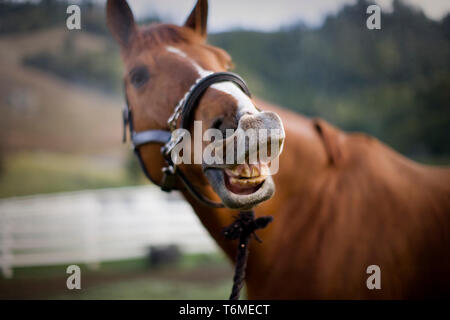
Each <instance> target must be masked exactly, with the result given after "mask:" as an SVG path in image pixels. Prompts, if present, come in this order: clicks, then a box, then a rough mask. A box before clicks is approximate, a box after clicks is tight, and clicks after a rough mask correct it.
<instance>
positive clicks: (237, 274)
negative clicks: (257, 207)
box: [223, 210, 273, 300]
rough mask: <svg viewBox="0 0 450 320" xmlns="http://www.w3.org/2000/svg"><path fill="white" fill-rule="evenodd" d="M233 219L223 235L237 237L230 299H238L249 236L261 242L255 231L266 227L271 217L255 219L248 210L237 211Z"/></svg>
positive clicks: (233, 238)
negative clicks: (237, 242) (237, 213)
mask: <svg viewBox="0 0 450 320" xmlns="http://www.w3.org/2000/svg"><path fill="white" fill-rule="evenodd" d="M235 219H236V220H235V221H234V222H233V223H232V224H231V225H229V226H228V227H226V228H224V230H223V235H224V236H225V238H226V239H228V240H237V239H239V245H238V248H237V255H236V267H235V269H234V277H233V288H232V289H231V295H230V300H239V297H240V295H241V289H242V287H243V286H244V280H245V268H246V267H247V259H248V244H249V241H250V237H251V236H252V235H253V237H254V238H255V239H256V240H257V241H258V242H262V241H261V239H260V238H259V237H258V236H257V235H256V233H255V231H256V230H258V229H263V228H265V227H267V225H268V224H269V223H270V222H272V220H273V217H271V216H266V217H260V218H257V219H255V212H254V211H253V210H249V211H241V212H239V215H238V216H236V217H235Z"/></svg>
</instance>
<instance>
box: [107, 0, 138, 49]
mask: <svg viewBox="0 0 450 320" xmlns="http://www.w3.org/2000/svg"><path fill="white" fill-rule="evenodd" d="M106 21H107V24H108V29H109V31H111V33H112V35H113V36H114V37H115V38H116V40H117V42H119V44H120V45H121V46H122V47H123V48H126V47H128V46H129V44H130V43H131V39H132V38H133V36H134V34H135V33H136V24H135V23H134V17H133V13H132V12H131V9H130V7H129V6H128V3H127V1H126V0H108V3H107V5H106Z"/></svg>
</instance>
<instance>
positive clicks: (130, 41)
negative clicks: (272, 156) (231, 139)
mask: <svg viewBox="0 0 450 320" xmlns="http://www.w3.org/2000/svg"><path fill="white" fill-rule="evenodd" d="M107 18H108V26H109V28H110V30H111V32H112V34H113V35H114V36H115V38H116V39H117V41H118V43H119V45H120V47H121V52H122V57H123V61H124V64H125V77H124V78H125V84H126V94H127V96H128V100H129V106H130V109H131V110H132V112H133V125H134V129H135V130H136V131H138V132H139V131H143V130H148V129H161V130H166V128H167V119H168V118H169V116H170V115H171V114H172V112H173V110H174V107H175V105H176V104H177V102H178V101H179V100H180V99H181V98H182V96H183V94H184V93H185V92H186V91H188V90H189V88H190V86H191V85H192V84H193V83H194V81H195V80H196V79H197V78H198V77H199V76H201V75H202V73H205V72H218V71H226V70H228V69H229V68H230V66H231V65H232V61H231V58H230V56H229V55H228V54H227V53H226V52H225V51H223V50H222V49H219V48H216V47H213V46H210V45H208V44H206V33H207V32H206V24H207V1H204V0H199V1H198V2H197V4H196V6H195V7H194V9H193V11H192V13H191V14H190V15H189V17H188V19H187V21H186V23H185V25H184V26H175V25H169V24H152V25H150V26H147V27H142V28H141V27H139V28H138V27H137V26H136V25H135V22H134V19H133V14H132V12H131V10H130V8H129V7H128V5H127V3H126V1H125V0H108V4H107ZM232 87H233V85H231V86H230V85H228V84H226V83H223V84H220V85H215V86H212V87H210V88H208V89H207V90H206V92H205V93H204V95H203V96H202V98H201V99H200V101H199V103H198V105H197V107H196V109H195V113H194V119H195V120H199V121H202V123H203V130H206V129H207V128H211V127H213V128H218V129H220V130H224V129H227V128H232V129H234V128H236V127H238V126H239V124H240V123H241V122H242V121H243V119H244V117H245V119H247V121H249V122H250V123H251V124H252V123H253V122H254V123H256V122H258V120H257V116H258V115H260V113H261V112H260V110H265V111H266V113H264V115H263V117H274V116H273V114H272V112H273V113H276V114H278V115H279V116H280V117H281V119H282V122H283V125H284V131H285V136H286V141H285V143H284V150H283V153H282V154H281V156H280V159H279V160H280V170H279V172H278V173H277V174H276V175H275V176H274V177H273V181H274V185H275V186H276V193H275V195H274V196H273V197H272V198H271V199H270V200H267V201H265V202H261V201H262V200H265V199H266V198H267V197H270V196H272V193H273V190H266V191H265V192H266V194H264V195H258V196H256V197H255V196H252V193H253V192H255V193H257V192H258V191H255V190H256V189H258V188H257V187H256V185H255V184H252V183H250V187H248V188H241V189H240V188H239V185H238V184H239V181H240V180H241V178H244V177H245V178H249V177H250V180H251V179H254V180H255V181H260V180H258V179H259V178H260V173H259V172H256V173H255V174H253V173H251V174H250V175H248V172H247V175H246V174H244V173H242V172H238V173H237V174H236V177H235V178H236V181H238V182H237V183H236V184H237V185H234V186H233V185H230V184H229V183H228V184H227V183H221V184H220V183H219V184H217V182H214V183H215V185H211V181H210V180H211V179H210V177H206V176H205V174H204V171H203V168H202V165H198V164H191V165H187V164H186V165H182V166H181V167H180V169H181V170H182V171H183V172H184V173H185V175H186V176H187V177H188V179H189V180H190V181H191V182H192V183H193V184H194V185H195V186H196V188H197V189H198V190H200V191H201V192H202V194H204V195H207V196H208V197H209V198H211V199H214V200H217V201H224V202H226V201H225V200H226V199H225V200H224V198H226V197H227V195H230V194H233V195H235V196H236V197H239V199H240V201H241V202H239V203H237V202H233V199H231V200H230V199H228V200H227V201H228V203H226V204H227V206H228V207H233V204H234V207H235V208H239V206H240V205H241V206H242V205H243V204H245V201H249V202H251V204H252V205H253V204H256V203H259V202H261V203H260V204H259V205H258V206H257V207H256V209H255V211H256V215H257V216H261V215H267V214H270V215H273V216H274V218H275V219H274V222H273V223H272V224H271V225H269V227H268V228H266V229H264V230H262V231H260V232H259V236H260V237H261V238H262V239H263V240H264V243H262V244H258V243H253V244H252V246H251V248H250V255H249V261H248V266H247V279H246V284H247V293H248V297H249V298H251V299H265V298H276V299H280V298H291V299H292V298H417V297H442V296H449V295H450V256H449V248H450V247H449V245H450V170H448V169H445V168H432V167H427V166H423V165H420V164H417V163H415V162H412V161H410V160H408V159H406V158H404V157H403V156H401V155H400V154H398V153H396V152H395V151H393V150H391V149H390V148H388V147H387V146H385V145H384V144H382V143H381V142H379V141H378V140H376V139H374V138H371V137H369V136H366V135H364V134H347V133H345V132H342V131H340V130H338V129H336V128H334V127H332V126H331V125H329V124H328V123H326V122H324V121H322V120H318V119H307V118H305V117H302V116H300V115H298V114H295V113H292V112H289V111H286V110H284V109H281V108H279V107H275V106H272V105H269V104H267V103H264V102H262V101H260V100H257V99H249V98H248V97H247V96H245V94H244V93H243V92H241V91H240V90H238V89H236V88H232ZM256 106H257V107H256ZM274 119H275V118H274ZM273 123H275V126H280V123H279V122H277V121H275V122H272V124H273ZM202 133H203V132H202ZM279 142H280V143H282V138H280V141H279ZM160 147H161V146H160V145H155V144H148V145H144V146H142V147H141V148H140V153H141V157H142V160H143V162H144V164H145V168H146V169H147V171H148V172H149V174H151V175H152V176H153V177H154V179H155V180H158V181H160V180H161V178H162V173H161V168H162V167H163V166H164V160H163V158H162V156H161V154H160ZM216 170H218V171H220V170H221V169H216ZM218 171H217V172H218ZM223 176H227V173H226V172H225V173H222V177H223ZM243 176H244V177H243ZM228 178H229V177H228ZM269 178H270V177H269ZM269 178H267V179H269ZM255 183H256V182H255ZM179 187H180V188H181V190H182V193H183V195H184V196H185V198H186V199H187V201H188V202H189V203H190V204H191V205H192V207H193V208H194V210H195V212H196V213H197V215H198V217H199V218H200V220H201V221H202V223H203V225H204V226H205V227H206V229H207V230H208V231H209V233H210V234H211V236H212V237H213V238H214V239H215V240H216V241H217V243H218V244H219V246H220V247H221V248H222V249H223V250H224V251H225V252H226V254H227V255H228V256H229V257H230V259H232V260H234V257H235V253H236V243H233V242H230V241H226V240H225V239H224V238H223V236H222V234H221V230H222V228H223V227H224V226H227V225H229V224H230V223H231V222H232V216H233V215H234V214H235V213H236V211H235V210H232V209H229V208H225V209H211V208H208V207H205V206H203V205H202V204H200V203H199V202H197V201H196V200H195V199H194V198H193V197H192V196H191V195H190V194H189V193H188V192H187V191H186V190H185V189H184V188H183V187H182V186H181V185H180V186H179ZM212 187H214V190H213V188H212ZM269 189H270V188H269ZM242 201H243V202H242ZM370 265H377V266H379V267H380V274H381V289H373V290H369V289H368V286H367V283H366V280H367V278H368V277H369V276H370V274H367V267H368V266H370Z"/></svg>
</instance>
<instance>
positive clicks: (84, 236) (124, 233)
mask: <svg viewBox="0 0 450 320" xmlns="http://www.w3.org/2000/svg"><path fill="white" fill-rule="evenodd" d="M169 244H175V245H177V246H179V248H180V249H181V250H182V251H183V252H190V253H196V252H213V251H216V250H217V247H216V245H215V243H214V242H213V240H212V239H211V237H210V236H209V235H208V234H207V232H206V230H205V229H204V228H203V226H202V225H201V223H200V222H199V220H198V218H197V216H196V215H195V214H194V212H193V211H192V209H191V208H190V206H189V205H188V204H187V203H186V202H185V201H184V200H182V199H181V197H180V196H179V195H178V194H173V193H172V194H166V193H163V192H161V191H160V190H158V189H157V188H155V187H152V186H145V187H132V188H118V189H106V190H95V191H80V192H71V193H63V194H53V195H42V196H32V197H21V198H13V199H5V200H0V267H1V270H2V273H3V275H4V276H5V277H11V276H12V270H13V268H14V267H24V266H39V265H54V264H66V263H67V264H71V263H88V264H92V265H97V264H98V263H100V262H102V261H111V260H121V259H128V258H138V257H143V256H145V255H147V254H148V253H149V246H151V245H169Z"/></svg>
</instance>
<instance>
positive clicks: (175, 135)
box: [161, 130, 185, 159]
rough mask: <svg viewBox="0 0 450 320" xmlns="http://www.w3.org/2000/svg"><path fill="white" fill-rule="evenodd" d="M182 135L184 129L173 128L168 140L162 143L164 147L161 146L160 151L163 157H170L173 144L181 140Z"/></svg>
mask: <svg viewBox="0 0 450 320" xmlns="http://www.w3.org/2000/svg"><path fill="white" fill-rule="evenodd" d="M184 135H185V131H184V130H175V131H173V132H172V135H171V137H170V140H169V141H168V142H167V143H166V144H165V145H164V147H162V148H161V152H162V154H163V155H164V158H166V159H167V158H170V157H171V154H172V150H173V148H175V146H176V145H177V144H179V143H180V142H181V140H182V139H183V137H184Z"/></svg>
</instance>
